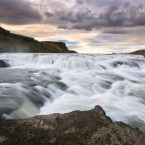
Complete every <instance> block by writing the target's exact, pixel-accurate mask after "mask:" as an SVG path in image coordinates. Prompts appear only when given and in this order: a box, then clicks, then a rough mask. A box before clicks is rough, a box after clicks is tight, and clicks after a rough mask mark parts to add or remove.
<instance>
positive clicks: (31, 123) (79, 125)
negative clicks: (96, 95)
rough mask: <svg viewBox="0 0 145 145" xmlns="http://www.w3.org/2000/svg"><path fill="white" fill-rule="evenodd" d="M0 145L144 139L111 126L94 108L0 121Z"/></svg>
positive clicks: (88, 144)
mask: <svg viewBox="0 0 145 145" xmlns="http://www.w3.org/2000/svg"><path fill="white" fill-rule="evenodd" d="M0 144H2V145H144V144H145V135H144V134H143V133H142V132H141V131H139V130H138V129H132V128H131V127H129V126H128V125H126V124H125V123H122V122H115V123H113V121H112V120H111V119H110V118H109V117H107V116H106V114H105V112H104V111H103V109H102V108H101V107H99V106H96V107H95V108H94V109H92V110H89V111H74V112H71V113H67V114H52V115H46V116H36V117H32V118H29V119H23V120H7V121H0Z"/></svg>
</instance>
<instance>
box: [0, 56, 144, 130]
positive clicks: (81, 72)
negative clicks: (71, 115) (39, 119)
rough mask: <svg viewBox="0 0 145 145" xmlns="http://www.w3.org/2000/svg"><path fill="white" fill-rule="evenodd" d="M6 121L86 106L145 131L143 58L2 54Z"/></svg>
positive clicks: (1, 108) (1, 105)
mask: <svg viewBox="0 0 145 145" xmlns="http://www.w3.org/2000/svg"><path fill="white" fill-rule="evenodd" d="M0 60H4V61H6V62H7V63H9V65H10V67H7V68H0V115H1V117H2V118H4V119H18V118H28V117H32V116H35V115H38V114H52V113H67V112H71V111H74V110H82V111H83V110H88V109H92V108H94V106H96V105H100V106H101V107H103V109H104V110H105V112H106V114H107V115H108V116H110V117H111V118H112V120H113V121H123V122H125V123H127V124H129V125H131V126H132V127H138V128H139V129H140V130H142V131H143V132H145V89H144V88H145V59H144V57H143V56H134V55H97V54H25V53H24V54H13V53H12V54H10V53H6V54H0Z"/></svg>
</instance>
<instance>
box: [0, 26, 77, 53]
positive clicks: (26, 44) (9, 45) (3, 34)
mask: <svg viewBox="0 0 145 145" xmlns="http://www.w3.org/2000/svg"><path fill="white" fill-rule="evenodd" d="M19 52H21V53H76V52H75V51H71V50H68V48H67V47H66V44H65V43H63V42H51V41H44V42H39V41H37V40H35V39H34V38H31V37H27V36H22V35H18V34H13V33H11V32H10V31H7V30H5V29H3V28H1V27H0V53H19Z"/></svg>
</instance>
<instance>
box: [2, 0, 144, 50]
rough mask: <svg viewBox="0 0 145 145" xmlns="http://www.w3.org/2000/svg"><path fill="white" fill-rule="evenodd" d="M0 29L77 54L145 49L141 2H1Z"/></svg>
mask: <svg viewBox="0 0 145 145" xmlns="http://www.w3.org/2000/svg"><path fill="white" fill-rule="evenodd" d="M0 25H1V27H3V28H5V29H7V30H10V31H11V32H13V33H17V34H22V35H25V36H30V37H34V38H35V39H37V40H39V41H47V40H48V41H62V42H65V43H66V44H67V47H68V48H69V49H70V50H75V51H77V52H79V53H128V52H132V51H135V50H140V49H145V1H144V0H0Z"/></svg>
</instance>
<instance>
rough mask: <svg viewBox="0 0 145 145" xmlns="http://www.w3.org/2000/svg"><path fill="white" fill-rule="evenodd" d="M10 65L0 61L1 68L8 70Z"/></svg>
mask: <svg viewBox="0 0 145 145" xmlns="http://www.w3.org/2000/svg"><path fill="white" fill-rule="evenodd" d="M9 66H10V65H9V64H8V63H6V62H5V61H3V60H0V68H6V67H9Z"/></svg>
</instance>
